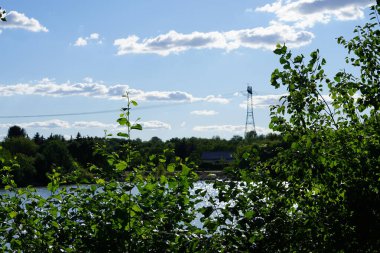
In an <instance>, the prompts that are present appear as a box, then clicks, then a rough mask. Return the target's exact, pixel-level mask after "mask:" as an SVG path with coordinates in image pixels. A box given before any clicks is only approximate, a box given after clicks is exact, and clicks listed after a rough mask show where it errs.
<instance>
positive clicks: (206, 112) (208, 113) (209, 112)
mask: <svg viewBox="0 0 380 253" xmlns="http://www.w3.org/2000/svg"><path fill="white" fill-rule="evenodd" d="M190 114H193V115H199V116H213V115H217V114H218V112H216V111H213V110H195V111H192V112H190Z"/></svg>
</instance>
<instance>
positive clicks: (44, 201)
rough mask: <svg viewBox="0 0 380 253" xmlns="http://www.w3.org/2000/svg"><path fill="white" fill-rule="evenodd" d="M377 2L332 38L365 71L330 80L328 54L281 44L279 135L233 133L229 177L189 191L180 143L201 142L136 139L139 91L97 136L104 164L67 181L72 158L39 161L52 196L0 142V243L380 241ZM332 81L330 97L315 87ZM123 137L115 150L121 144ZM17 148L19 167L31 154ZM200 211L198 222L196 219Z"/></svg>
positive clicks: (229, 245)
mask: <svg viewBox="0 0 380 253" xmlns="http://www.w3.org/2000/svg"><path fill="white" fill-rule="evenodd" d="M371 10H372V11H373V12H372V14H371V16H372V17H374V19H371V20H374V21H371V22H374V23H368V24H366V25H365V26H363V27H357V28H356V31H355V32H356V33H357V34H358V36H356V37H354V38H353V39H351V40H347V41H346V40H345V39H343V38H338V43H340V44H342V45H343V46H344V47H346V48H347V50H348V54H349V57H348V58H347V63H350V64H351V65H353V66H354V67H357V68H358V69H359V73H360V76H359V77H355V76H354V75H352V74H348V73H346V72H344V71H341V72H339V73H337V74H336V75H335V76H334V77H333V78H332V79H330V78H328V77H327V75H326V74H325V72H324V70H323V68H324V66H325V65H326V63H327V62H326V60H325V59H323V58H321V57H320V55H319V51H318V50H316V51H314V52H312V53H311V54H310V55H309V56H305V55H296V56H294V55H293V54H292V52H291V51H289V50H288V48H287V47H286V46H285V45H283V46H281V45H279V46H278V47H277V48H276V50H275V51H274V53H275V54H277V55H278V56H279V58H280V64H281V68H279V69H276V70H274V71H273V73H272V76H271V83H272V85H273V86H274V87H275V88H279V87H281V86H284V87H286V89H287V90H288V94H287V95H284V96H283V97H282V98H281V99H280V104H279V105H275V106H272V107H271V123H270V127H271V128H272V129H273V130H275V131H277V132H278V133H279V135H278V136H277V135H276V136H267V137H266V139H265V141H261V140H260V138H261V137H260V136H254V137H252V139H250V140H244V141H245V143H244V141H243V140H239V138H233V139H234V140H233V143H235V145H239V144H237V143H239V142H240V141H243V143H241V145H240V146H239V147H238V149H237V152H236V154H235V155H236V157H237V164H236V170H235V171H233V180H217V179H216V180H214V181H212V182H209V186H212V188H213V189H212V191H210V189H208V187H207V184H204V185H203V186H204V187H203V186H201V187H199V188H197V189H195V187H194V183H195V181H196V180H198V177H197V175H196V174H195V173H194V170H195V169H197V166H196V165H195V164H194V163H192V162H188V161H189V160H188V159H184V157H179V156H178V154H175V152H177V153H180V154H181V155H185V154H188V153H189V152H190V153H192V152H194V150H196V148H195V146H196V145H188V143H185V141H184V140H180V139H173V140H171V142H170V141H169V143H170V145H169V148H168V147H166V148H165V145H164V143H163V142H162V141H161V140H160V139H158V138H153V139H152V140H151V142H150V143H151V144H154V145H152V146H153V147H152V149H150V150H154V152H152V153H149V152H144V151H145V150H144V149H141V148H142V147H143V146H142V145H143V144H142V142H141V141H138V140H136V141H132V139H131V134H132V131H134V130H141V129H142V126H141V125H140V124H138V123H133V122H131V120H130V112H131V109H132V108H133V107H134V106H137V103H136V102H134V101H131V100H129V97H128V94H126V98H127V106H126V107H125V108H122V112H121V114H120V117H119V118H118V120H117V122H118V123H119V124H120V125H121V126H124V127H125V131H124V132H120V133H118V134H117V136H118V137H120V139H119V140H117V141H116V140H115V139H110V141H108V142H107V141H99V142H97V149H96V151H95V153H96V155H97V156H99V157H103V158H104V160H103V161H104V162H105V163H104V164H103V165H104V166H103V165H102V166H99V164H98V165H96V164H93V165H92V166H91V168H90V169H91V177H88V183H89V184H87V185H82V184H79V183H78V184H77V185H72V186H66V187H64V186H63V185H62V183H65V182H67V175H70V176H71V178H72V180H77V179H79V178H80V175H81V173H83V171H79V169H81V168H80V167H79V166H78V167H76V166H73V168H74V169H75V170H74V171H69V173H68V171H67V168H66V167H62V166H57V167H54V168H52V169H51V170H50V171H47V172H48V178H49V184H48V190H49V191H50V195H49V196H48V197H47V198H43V197H41V196H40V195H39V194H37V193H36V190H35V189H34V188H32V187H28V188H25V189H21V188H17V186H16V184H15V180H14V178H15V175H14V173H13V172H14V171H17V169H19V168H20V165H19V164H18V163H17V162H21V161H22V160H17V158H16V159H14V158H13V157H12V155H11V152H9V151H8V150H4V149H2V147H0V169H1V176H2V181H1V183H2V186H3V187H4V189H5V190H6V192H2V193H1V194H0V201H1V205H0V245H1V247H2V248H1V249H2V250H3V251H5V252H25V251H27V252H166V251H167V252H377V251H378V249H379V248H380V239H379V237H378V231H379V230H380V212H379V208H378V207H379V206H380V195H379V188H380V158H379V154H380V114H379V105H380V102H379V99H380V97H379V94H380V91H379V71H380V67H379V66H380V64H379V63H380V58H379V53H378V52H379V25H380V24H379V22H378V19H377V17H378V15H379V13H380V8H379V1H377V5H375V6H373V7H372V8H371ZM326 87H328V91H329V94H328V96H327V95H324V94H325V93H323V90H324V89H325V88H326ZM107 136H108V135H107ZM280 137H281V138H282V140H281V141H279V140H278V138H280ZM77 139H78V140H79V139H82V138H81V137H80V136H79V137H78V138H77ZM268 140H271V142H268ZM40 141H42V142H44V141H43V140H41V139H40ZM188 141H189V143H191V144H194V143H195V142H196V141H197V140H196V139H190V140H188ZM198 141H199V140H198ZM213 141H214V142H213V143H214V144H215V143H217V144H215V146H213V148H215V149H216V150H220V149H222V148H221V147H226V146H225V144H226V143H225V142H224V141H223V140H221V139H220V138H214V140H213ZM49 142H50V143H52V144H48V141H46V143H44V144H43V145H46V146H45V150H49V148H48V147H49V145H53V144H54V145H58V146H59V145H61V152H62V154H65V153H66V152H67V151H65V148H66V149H67V147H65V148H63V146H62V140H60V139H59V138H58V139H57V138H51V140H50V141H49ZM58 142H61V144H58ZM200 142H201V141H200ZM115 143H117V144H115ZM203 144H204V145H207V142H204V143H203ZM118 145H120V147H121V148H115V147H116V146H118ZM173 147H174V148H175V150H176V151H174V150H173ZM179 147H181V148H179ZM77 148H78V147H76V146H74V145H72V146H71V150H77ZM43 150H44V149H43ZM141 150H144V151H141ZM41 152H42V153H43V154H44V155H46V156H49V153H48V152H45V153H44V152H43V151H41ZM24 155H27V154H24ZM176 155H177V156H176ZM21 157H22V156H21ZM51 157H53V156H51ZM23 159H24V165H25V163H28V161H29V160H28V159H30V157H23ZM36 159H37V158H36ZM57 159H58V158H57ZM85 161H86V162H87V161H88V160H85ZM51 163H53V160H51ZM50 165H51V164H50ZM82 169H83V168H82ZM77 182H80V181H77ZM196 219H198V220H199V221H200V222H201V224H200V225H199V226H194V220H196Z"/></svg>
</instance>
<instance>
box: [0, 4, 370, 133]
mask: <svg viewBox="0 0 380 253" xmlns="http://www.w3.org/2000/svg"><path fill="white" fill-rule="evenodd" d="M371 2H372V1H370V0H256V1H254V0H250V1H248V0H233V1H232V0H188V1H175V0H161V1H157V0H140V1H125V0H113V1H105V0H81V1H77V0H65V1H57V0H38V1H36V0H12V1H11V0H6V1H1V2H0V7H2V9H5V10H6V12H7V14H6V15H7V16H6V18H7V22H1V23H0V50H1V51H0V52H1V54H0V55H1V58H0V139H2V138H4V137H5V136H6V135H7V131H8V129H9V127H10V126H13V125H19V126H21V127H23V128H24V129H25V130H26V132H27V133H28V135H29V136H30V137H33V136H34V134H35V133H36V132H39V133H40V134H43V135H44V136H49V135H50V134H51V133H52V134H61V135H63V136H65V137H67V138H70V136H73V137H75V136H76V134H77V133H78V132H80V133H81V135H82V136H104V133H105V130H107V133H113V134H115V133H117V132H120V131H125V129H123V128H121V127H119V126H118V125H117V122H116V120H117V118H118V117H119V113H120V108H122V107H125V106H126V99H125V97H123V95H124V94H125V92H128V94H129V96H130V98H131V99H133V100H136V101H137V103H138V106H137V107H135V108H133V109H132V110H131V120H132V121H133V122H134V121H135V120H137V119H138V118H141V119H139V120H138V122H139V123H141V124H142V126H143V131H141V132H139V131H137V132H133V133H132V138H141V139H143V140H149V139H150V138H152V137H153V136H157V137H159V138H161V139H163V140H167V139H170V138H174V137H179V138H182V137H192V136H195V137H206V138H212V137H215V136H219V137H221V138H226V139H229V138H231V137H232V136H235V135H240V136H243V135H244V130H245V123H246V115H247V108H246V101H247V95H246V89H247V85H250V86H252V88H253V90H254V95H253V111H254V120H255V126H256V131H257V133H258V134H267V133H269V132H270V129H269V127H268V125H269V122H270V116H269V112H270V111H269V106H270V105H271V104H275V103H276V102H277V101H278V98H279V97H280V96H281V95H283V94H286V89H284V88H282V89H275V88H274V87H272V86H271V85H270V76H271V73H272V71H273V70H274V69H275V68H279V67H280V64H279V61H278V57H277V56H276V55H275V54H274V53H273V49H274V48H275V46H276V44H278V43H280V44H283V43H285V44H286V45H287V47H288V48H290V49H291V50H292V52H293V53H294V54H304V55H309V54H310V52H311V51H313V50H315V49H317V48H318V49H319V50H320V52H321V55H322V56H323V57H325V58H326V60H327V67H326V72H327V73H328V74H330V75H332V74H333V73H335V72H336V71H339V70H341V69H344V68H347V66H346V65H345V59H344V58H345V56H346V52H345V50H344V48H343V47H342V46H340V45H338V44H337V43H336V38H337V37H339V36H344V37H346V38H351V37H353V34H352V31H353V29H354V27H355V25H362V24H364V23H365V22H366V21H368V13H369V10H368V6H369V4H371ZM327 93H328V91H325V94H327Z"/></svg>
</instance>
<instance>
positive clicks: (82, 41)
mask: <svg viewBox="0 0 380 253" xmlns="http://www.w3.org/2000/svg"><path fill="white" fill-rule="evenodd" d="M91 41H93V42H96V43H98V44H102V43H103V41H102V40H101V39H100V35H99V33H91V34H90V35H89V36H87V37H79V38H78V39H77V40H76V41H75V43H74V46H76V47H84V46H87V45H88V43H89V42H91Z"/></svg>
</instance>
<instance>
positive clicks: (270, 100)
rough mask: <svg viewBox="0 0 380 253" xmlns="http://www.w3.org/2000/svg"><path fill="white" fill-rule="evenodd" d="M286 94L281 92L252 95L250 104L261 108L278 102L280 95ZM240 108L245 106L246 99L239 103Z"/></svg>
mask: <svg viewBox="0 0 380 253" xmlns="http://www.w3.org/2000/svg"><path fill="white" fill-rule="evenodd" d="M286 95H287V94H281V95H274V94H270V95H261V96H253V97H252V105H253V108H256V109H261V108H268V107H269V106H271V105H277V104H278V103H279V100H280V98H281V97H282V96H286ZM240 107H241V108H244V109H245V108H247V101H244V102H242V103H241V104H240Z"/></svg>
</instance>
